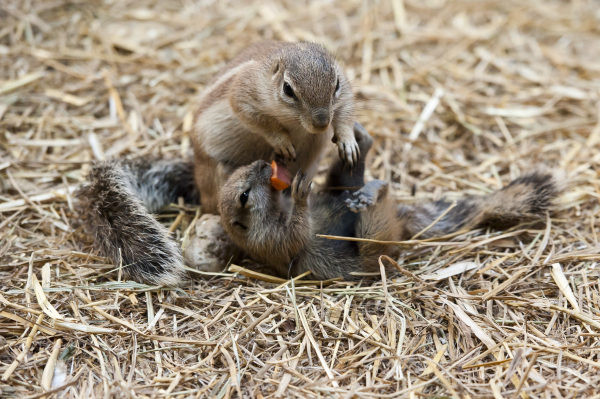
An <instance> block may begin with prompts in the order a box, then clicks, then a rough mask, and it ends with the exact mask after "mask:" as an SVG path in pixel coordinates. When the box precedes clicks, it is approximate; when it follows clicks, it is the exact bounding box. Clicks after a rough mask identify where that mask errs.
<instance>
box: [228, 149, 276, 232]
mask: <svg viewBox="0 0 600 399" xmlns="http://www.w3.org/2000/svg"><path fill="white" fill-rule="evenodd" d="M271 174H272V170H271V165H269V163H267V162H265V161H262V160H259V161H255V162H253V163H251V164H250V165H246V166H242V167H239V168H237V169H236V170H235V171H234V172H233V173H232V174H231V176H229V178H228V179H227V181H226V182H225V184H224V185H223V187H222V188H221V190H220V192H219V213H220V214H221V223H222V225H223V228H224V229H225V230H226V231H227V232H228V233H229V234H231V235H232V236H234V237H233V238H236V237H244V236H245V235H246V234H247V233H248V229H250V228H252V225H253V222H254V221H256V222H258V223H260V219H261V217H260V216H261V215H268V214H270V209H271V206H272V201H273V197H274V196H276V195H278V193H277V191H276V190H275V189H274V188H273V187H272V186H271V180H270V179H271Z"/></svg>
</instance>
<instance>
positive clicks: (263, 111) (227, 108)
mask: <svg viewBox="0 0 600 399" xmlns="http://www.w3.org/2000/svg"><path fill="white" fill-rule="evenodd" d="M353 125H354V102H353V95H352V90H351V87H350V83H349V82H348V79H347V78H346V76H345V75H344V73H343V71H342V69H341V68H340V66H339V65H338V64H337V63H336V61H335V59H334V58H333V56H332V55H331V54H330V53H329V52H327V51H326V50H325V49H324V48H323V47H322V46H320V45H318V44H314V43H284V42H261V43H257V44H255V45H252V46H250V47H248V48H247V49H246V50H244V51H243V52H242V53H240V54H239V55H238V56H237V57H236V58H234V59H233V60H232V61H231V62H230V63H229V64H227V65H226V66H225V68H223V70H222V71H221V73H220V74H219V75H217V76H216V77H215V79H214V80H213V82H212V83H209V85H208V86H207V88H206V89H205V90H204V92H203V94H202V96H201V98H200V101H199V108H198V111H197V114H196V123H195V131H194V133H193V135H192V141H193V145H194V160H195V161H194V163H195V178H196V185H197V187H198V189H199V191H200V203H201V205H202V211H203V212H206V213H215V212H216V211H217V200H218V193H219V190H220V188H221V187H222V186H223V184H224V183H225V180H226V179H227V178H228V177H229V175H230V174H231V173H232V172H233V171H234V170H235V169H237V168H238V167H240V166H244V165H248V164H250V163H251V162H254V161H256V160H258V159H262V160H264V161H271V160H272V159H274V157H275V156H276V157H278V158H280V159H282V160H284V161H285V163H286V165H287V167H288V169H289V170H290V172H291V173H292V174H295V173H296V172H297V171H298V170H300V169H302V170H303V171H305V173H306V174H307V175H308V176H310V177H312V176H313V175H314V174H315V172H316V169H317V166H318V163H319V160H320V159H321V157H322V155H323V153H324V152H325V151H326V149H327V147H326V143H327V142H328V141H330V140H333V141H334V142H335V143H336V144H337V147H338V152H339V156H340V158H341V159H342V160H343V161H344V162H345V163H346V164H348V165H350V166H352V165H354V164H355V163H356V162H357V160H358V158H359V156H360V153H359V148H358V145H357V143H356V140H355V136H354V132H353Z"/></svg>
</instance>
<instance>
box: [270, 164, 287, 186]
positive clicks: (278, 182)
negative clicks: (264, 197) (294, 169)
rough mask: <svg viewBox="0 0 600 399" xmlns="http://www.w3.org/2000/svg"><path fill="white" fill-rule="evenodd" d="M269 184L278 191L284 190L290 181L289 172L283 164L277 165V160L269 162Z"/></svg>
mask: <svg viewBox="0 0 600 399" xmlns="http://www.w3.org/2000/svg"><path fill="white" fill-rule="evenodd" d="M271 171H272V172H271V186H272V187H273V188H274V189H275V190H278V191H281V190H285V189H286V188H288V187H289V186H290V185H291V184H292V183H291V180H290V172H289V171H288V170H287V169H286V168H285V166H283V165H281V166H280V165H277V162H275V161H273V162H271Z"/></svg>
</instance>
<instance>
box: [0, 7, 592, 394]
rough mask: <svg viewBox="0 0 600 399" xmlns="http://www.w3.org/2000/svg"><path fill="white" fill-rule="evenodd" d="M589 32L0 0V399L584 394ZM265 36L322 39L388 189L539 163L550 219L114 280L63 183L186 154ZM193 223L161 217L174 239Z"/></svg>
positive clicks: (577, 13) (506, 176)
mask: <svg viewBox="0 0 600 399" xmlns="http://www.w3.org/2000/svg"><path fill="white" fill-rule="evenodd" d="M599 26H600V12H599V8H598V3H597V2H595V1H591V0H590V1H586V0H577V1H575V0H574V1H568V2H567V1H542V0H539V1H534V0H529V1H512V0H509V1H507V0H497V1H496V0H486V1H477V2H475V1H466V0H457V1H444V0H423V1H417V0H380V1H372V2H371V1H353V0H351V1H337V2H334V1H323V2H302V1H292V0H290V1H281V2H273V1H256V2H250V1H244V2H236V1H195V2H192V1H153V0H148V1H103V2H100V1H93V2H86V1H63V0H52V1H30V0H26V1H11V0H9V1H2V2H1V3H0V291H1V296H0V374H2V375H1V376H0V390H1V392H0V396H1V397H7V398H8V397H19V398H22V397H42V396H44V395H52V394H54V393H58V395H59V396H60V397H65V398H67V397H68V398H71V397H73V398H74V397H171V396H172V397H279V396H281V397H331V396H335V397H347V398H350V397H411V398H418V397H470V398H482V397H490V398H491V397H495V398H500V397H515V398H516V397H520V398H546V397H584V396H585V397H591V396H592V395H594V394H597V393H598V392H599V391H600V389H599V388H598V385H599V382H600V359H599V358H598V353H599V350H598V349H599V348H600V345H599V341H598V337H599V335H600V308H599V307H600V297H599V295H598V275H599V268H600V266H599V264H598V259H600V247H599V243H598V231H597V230H598V226H599V223H600V219H599V218H598V212H599V210H600V207H599V205H598V197H599V196H600V179H599V177H598V171H599V170H600V151H598V150H599V146H600V122H599V112H600V101H599V94H600V63H599V62H600V61H599V60H600V31H599V28H598V27H599ZM261 38H275V39H282V40H315V41H319V42H321V43H323V44H325V45H326V46H327V47H328V48H330V49H332V50H333V51H335V53H336V54H337V56H338V58H339V59H340V60H341V61H342V62H343V64H344V66H345V68H346V70H347V73H348V75H349V76H350V78H351V79H352V81H353V85H354V87H355V93H356V97H357V101H358V103H359V110H358V115H357V118H358V119H359V120H360V121H361V122H362V123H363V124H364V125H365V126H366V128H367V129H368V130H369V131H370V132H371V134H372V135H373V136H374V138H375V145H374V148H373V153H372V157H371V158H370V160H369V162H368V165H369V172H368V173H369V175H370V177H372V178H379V179H386V180H389V181H391V182H392V192H393V193H394V195H395V196H396V197H397V199H398V201H404V202H410V201H420V200H424V199H435V198H440V197H441V196H442V195H445V196H447V197H448V198H456V197H458V196H460V195H465V194H474V195H477V194H483V193H486V192H489V191H491V190H493V189H496V188H498V187H500V186H501V185H502V184H503V183H506V182H508V181H509V180H510V179H511V178H515V177H517V176H518V175H519V174H521V173H523V172H526V171H530V170H532V169H535V168H539V169H550V168H552V169H558V170H562V171H564V172H565V181H566V183H567V184H568V186H567V188H566V189H565V191H564V194H563V195H562V196H561V197H560V199H559V200H558V202H557V206H556V211H555V212H553V213H552V214H550V215H548V217H547V218H546V219H545V220H544V221H543V223H541V224H540V225H522V226H517V227H516V228H513V229H510V230H507V231H501V232H497V231H487V230H478V231H471V232H463V233H461V234H459V235H457V236H455V237H452V238H447V239H444V240H441V241H440V240H438V241H419V240H417V241H415V242H412V243H407V244H406V245H404V246H403V247H404V251H403V254H402V256H401V257H400V258H399V259H397V263H396V262H394V261H392V260H389V259H382V260H381V262H382V270H381V275H376V276H365V278H364V279H363V280H362V281H361V282H360V283H345V282H334V283H331V284H316V285H315V284H313V285H310V284H309V285H305V284H302V281H293V282H292V281H284V282H277V281H272V282H269V281H264V280H265V279H267V280H268V279H269V278H268V277H264V276H260V275H255V276H250V277H248V276H247V275H248V274H249V272H248V271H246V268H247V266H248V265H245V264H242V265H234V266H232V267H231V268H229V269H228V268H226V267H224V269H223V272H222V273H214V274H210V275H206V274H205V275H202V274H201V273H197V272H193V271H190V277H191V278H190V283H189V284H187V285H186V286H184V287H181V288H179V289H156V287H149V286H145V285H141V284H136V283H132V282H129V281H122V279H121V276H120V273H119V271H118V270H117V269H118V267H116V266H115V265H112V264H109V263H108V261H107V260H106V259H104V258H102V257H99V256H97V254H96V252H95V251H94V249H93V248H92V247H91V244H90V239H89V237H86V236H85V235H84V234H83V233H82V230H81V228H80V227H79V226H78V220H77V215H76V214H75V213H74V212H73V198H72V195H71V191H72V189H73V187H76V186H77V185H78V184H79V183H80V182H82V181H83V180H84V178H85V175H86V173H87V171H88V170H89V167H90V162H91V161H92V160H94V159H102V158H112V157H135V156H144V155H158V156H164V157H182V156H183V157H185V156H188V155H189V152H190V141H189V136H188V133H189V132H190V129H191V122H192V112H193V104H194V98H195V97H196V95H197V93H198V91H199V90H201V89H202V87H203V86H204V85H205V84H206V82H207V81H208V79H210V77H211V76H212V75H213V74H214V73H215V71H217V70H218V69H219V67H220V66H222V65H223V63H224V62H225V61H226V60H227V59H229V58H231V57H232V56H233V55H234V54H235V53H236V52H237V51H239V50H240V49H242V48H244V46H246V45H247V44H249V43H251V42H253V41H256V40H259V39H261ZM330 159H331V158H330ZM323 168H326V162H325V163H324V164H323ZM196 214H197V210H196V209H195V208H193V207H190V206H182V205H181V204H179V205H173V206H172V207H171V208H170V209H169V210H167V211H166V212H165V213H163V214H162V215H161V221H163V222H164V223H165V225H167V226H169V227H171V228H172V230H173V231H174V235H175V236H176V237H177V239H179V240H181V239H182V238H183V236H184V235H185V234H186V232H188V231H191V230H192V229H191V228H190V227H193V226H192V225H193V223H194V221H195V220H196V219H195V217H196ZM383 266H387V268H384V267H383ZM304 279H310V276H307V277H304ZM48 392H50V394H49V393H48ZM48 397H49V396H48Z"/></svg>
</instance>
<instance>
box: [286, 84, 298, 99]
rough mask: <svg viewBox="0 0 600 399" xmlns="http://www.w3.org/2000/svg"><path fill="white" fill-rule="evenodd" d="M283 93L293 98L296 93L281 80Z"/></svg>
mask: <svg viewBox="0 0 600 399" xmlns="http://www.w3.org/2000/svg"><path fill="white" fill-rule="evenodd" d="M283 93H284V94H285V95H286V96H288V97H290V98H293V99H296V93H294V89H292V86H290V84H289V83H288V82H283Z"/></svg>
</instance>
